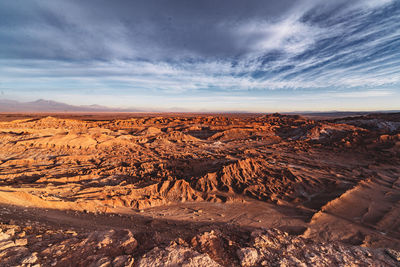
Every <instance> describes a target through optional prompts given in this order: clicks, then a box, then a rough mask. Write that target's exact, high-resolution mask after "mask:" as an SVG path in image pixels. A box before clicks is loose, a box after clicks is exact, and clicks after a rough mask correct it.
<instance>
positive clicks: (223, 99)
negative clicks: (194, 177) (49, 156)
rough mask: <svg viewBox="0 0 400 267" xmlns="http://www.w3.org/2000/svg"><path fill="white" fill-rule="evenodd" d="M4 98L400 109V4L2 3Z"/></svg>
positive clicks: (341, 0)
mask: <svg viewBox="0 0 400 267" xmlns="http://www.w3.org/2000/svg"><path fill="white" fill-rule="evenodd" d="M0 99H13V100H19V101H33V100H36V99H49V100H54V101H60V102H64V103H68V104H74V105H90V104H99V105H106V106H110V107H121V108H129V107H133V108H141V109H151V110H160V111H163V110H165V111H248V112H284V111H332V110H342V111H344V110H346V111H371V110H400V0H351V1H349V0H335V1H326V0H279V1H275V0H218V1H216V0H146V1H129V0H113V1H110V0H85V1H81V0H52V1H49V0H29V1H26V0H1V1H0Z"/></svg>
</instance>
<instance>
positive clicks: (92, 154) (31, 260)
mask: <svg viewBox="0 0 400 267" xmlns="http://www.w3.org/2000/svg"><path fill="white" fill-rule="evenodd" d="M0 120H1V122H0V223H1V224H0V266H335V265H339V266H345V265H346V266H350V265H351V264H355V265H357V266H358V265H359V266H371V265H372V266H399V265H400V253H399V252H398V251H400V113H390V114H389V113H388V114H383V113H381V114H371V115H363V116H352V117H346V118H329V119H328V118H326V119H321V118H319V119H318V120H315V119H312V118H311V117H310V118H306V117H302V116H299V115H281V114H269V115H262V114H225V115H218V114H212V115H204V114H145V113H143V114H119V115H118V114H97V115H96V114H91V115H84V114H52V115H51V116H48V114H46V115H43V114H36V115H35V114H34V115H32V114H31V115H28V114H2V115H0Z"/></svg>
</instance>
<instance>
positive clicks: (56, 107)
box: [0, 99, 141, 112]
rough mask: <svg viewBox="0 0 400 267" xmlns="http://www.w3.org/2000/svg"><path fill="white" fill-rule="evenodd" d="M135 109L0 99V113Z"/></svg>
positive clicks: (41, 100) (129, 110)
mask: <svg viewBox="0 0 400 267" xmlns="http://www.w3.org/2000/svg"><path fill="white" fill-rule="evenodd" d="M138 111H141V110H136V109H120V108H110V107H105V106H100V105H83V106H74V105H69V104H65V103H61V102H56V101H52V100H44V99H39V100H36V101H32V102H18V101H15V100H8V99H0V112H138Z"/></svg>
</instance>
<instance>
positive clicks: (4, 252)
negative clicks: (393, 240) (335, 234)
mask: <svg viewBox="0 0 400 267" xmlns="http://www.w3.org/2000/svg"><path fill="white" fill-rule="evenodd" d="M45 228H46V227H44V225H39V224H29V225H28V226H17V225H5V224H2V225H0V229H1V232H0V266H36V267H39V266H103V267H106V266H110V267H111V266H114V267H123V266H143V267H144V266H171V267H172V266H186V267H192V266H193V267H195V266H204V267H214V266H350V265H356V266H398V265H399V264H400V261H399V258H398V255H399V252H398V251H395V250H392V249H386V250H385V249H370V248H363V247H357V246H346V245H343V244H340V243H337V242H334V243H329V244H326V243H317V242H313V241H312V240H310V239H304V238H301V237H296V236H290V235H288V234H287V233H285V232H281V231H279V230H276V229H268V230H257V231H253V232H252V233H250V234H249V235H244V234H243V232H232V233H229V234H223V233H222V232H220V231H219V230H215V231H214V230H213V231H210V232H204V233H201V234H198V235H196V236H194V237H192V238H190V240H184V239H182V238H176V239H175V240H171V242H170V244H169V245H167V246H163V245H162V244H157V243H154V244H153V248H151V249H149V250H147V251H143V249H141V242H145V240H142V241H137V240H136V238H135V237H134V236H133V234H132V232H131V231H130V230H114V229H111V230H107V231H93V232H91V233H86V234H78V233H76V232H75V231H71V230H45ZM139 235H140V233H139ZM243 240H247V241H245V242H242V241H243Z"/></svg>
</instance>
